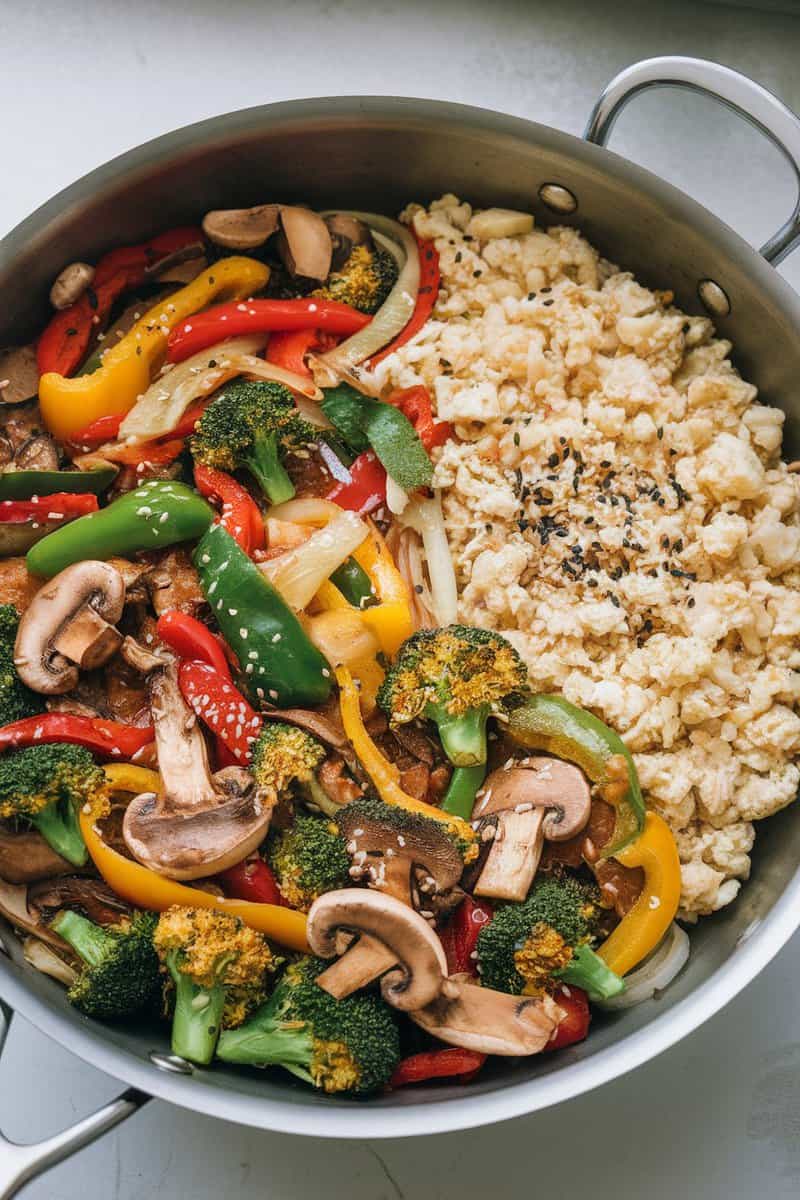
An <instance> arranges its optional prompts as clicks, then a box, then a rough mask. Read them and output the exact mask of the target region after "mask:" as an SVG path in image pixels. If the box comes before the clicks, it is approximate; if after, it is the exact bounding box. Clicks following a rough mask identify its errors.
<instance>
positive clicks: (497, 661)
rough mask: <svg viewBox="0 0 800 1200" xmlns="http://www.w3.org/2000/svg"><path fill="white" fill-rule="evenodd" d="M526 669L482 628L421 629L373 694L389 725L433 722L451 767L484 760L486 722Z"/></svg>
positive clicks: (506, 646) (521, 683)
mask: <svg viewBox="0 0 800 1200" xmlns="http://www.w3.org/2000/svg"><path fill="white" fill-rule="evenodd" d="M526 678H527V672H526V670H525V665H524V663H523V662H522V659H521V658H520V656H519V655H518V654H517V652H516V650H515V649H514V647H513V646H512V645H511V644H510V643H509V642H507V641H506V639H505V638H504V637H501V636H500V634H499V633H493V632H492V631H491V630H487V629H473V628H470V627H468V626H465V625H448V626H447V627H446V628H444V629H421V630H419V632H417V633H415V634H412V636H411V637H410V638H409V639H408V640H407V641H406V642H404V643H403V645H402V646H401V647H400V650H399V651H398V654H397V658H396V660H395V662H394V664H393V666H392V667H391V668H390V670H389V672H388V673H387V675H386V678H385V679H384V681H383V684H382V685H381V688H380V691H379V692H378V704H379V705H380V707H381V708H382V709H383V711H384V712H385V713H386V714H387V716H388V717H389V720H390V722H391V724H392V725H405V724H407V722H409V721H413V720H415V719H416V718H418V717H427V718H428V719H429V720H431V721H435V723H436V725H437V726H438V729H439V737H440V738H441V741H442V746H443V748H444V751H445V754H446V755H447V757H448V758H449V759H450V761H451V762H452V763H453V765H454V766H456V767H471V766H475V765H476V764H477V763H482V762H485V761H486V722H487V720H488V718H489V715H490V713H491V710H492V708H493V707H494V708H503V706H504V705H505V703H506V702H507V701H509V700H510V699H511V698H512V697H513V696H514V695H515V694H516V693H518V692H519V691H520V690H521V689H522V688H523V687H524V686H525V682H526Z"/></svg>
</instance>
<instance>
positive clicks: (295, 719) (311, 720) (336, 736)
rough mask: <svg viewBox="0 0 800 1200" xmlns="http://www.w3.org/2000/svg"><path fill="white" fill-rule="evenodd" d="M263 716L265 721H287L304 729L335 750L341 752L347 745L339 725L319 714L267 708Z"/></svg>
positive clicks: (302, 710) (295, 709)
mask: <svg viewBox="0 0 800 1200" xmlns="http://www.w3.org/2000/svg"><path fill="white" fill-rule="evenodd" d="M263 716H264V719H265V720H267V721H288V723H289V724H290V725H297V726H298V727H299V728H300V729H305V730H307V731H308V733H311V734H313V735H314V737H316V738H319V740H320V741H321V742H325V743H327V745H329V746H333V748H334V749H335V750H343V749H344V748H345V746H346V745H347V738H346V737H345V734H344V730H343V729H342V727H341V725H336V724H334V722H333V721H331V720H329V719H328V718H327V717H324V716H323V715H322V714H321V713H317V712H312V711H311V710H310V709H307V708H268V709H266V711H265V712H264V714H263Z"/></svg>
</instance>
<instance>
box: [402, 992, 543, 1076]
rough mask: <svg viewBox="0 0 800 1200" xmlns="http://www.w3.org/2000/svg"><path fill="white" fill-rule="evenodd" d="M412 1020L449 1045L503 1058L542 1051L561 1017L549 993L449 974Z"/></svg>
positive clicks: (410, 1014) (412, 1016) (412, 1013)
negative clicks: (516, 990) (499, 988)
mask: <svg viewBox="0 0 800 1200" xmlns="http://www.w3.org/2000/svg"><path fill="white" fill-rule="evenodd" d="M409 1016H410V1017H411V1020H412V1021H413V1022H414V1023H415V1024H416V1025H419V1026H421V1028H422V1029H425V1030H427V1032H428V1033H431V1034H433V1035H434V1037H437V1038H439V1040H440V1041H442V1042H447V1043H448V1044H449V1045H451V1046H463V1047H464V1049H465V1050H477V1051H479V1052H480V1053H482V1054H498V1055H501V1056H504V1057H508V1056H513V1057H517V1056H519V1055H530V1054H538V1053H539V1052H540V1051H541V1050H544V1049H545V1047H546V1046H547V1044H548V1043H549V1041H550V1039H551V1038H552V1036H553V1033H554V1032H555V1030H556V1029H557V1028H558V1023H559V1021H560V1020H561V1019H562V1017H563V1009H560V1008H559V1007H558V1005H557V1004H556V1003H555V1001H554V1000H551V999H550V997H549V996H544V997H543V998H542V999H537V998H535V997H533V996H510V995H508V994H507V993H506V992H496V991H493V990H492V988H484V987H480V986H479V985H477V984H476V983H475V982H474V981H473V980H471V979H470V977H469V976H468V975H451V976H450V978H449V979H447V980H445V982H444V985H443V987H442V990H441V992H440V994H439V995H438V996H437V997H436V999H435V1000H433V1001H432V1003H431V1004H428V1005H427V1006H426V1007H425V1008H423V1009H419V1010H417V1011H416V1012H411V1013H409Z"/></svg>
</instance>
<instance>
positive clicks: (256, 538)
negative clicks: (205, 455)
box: [194, 463, 266, 557]
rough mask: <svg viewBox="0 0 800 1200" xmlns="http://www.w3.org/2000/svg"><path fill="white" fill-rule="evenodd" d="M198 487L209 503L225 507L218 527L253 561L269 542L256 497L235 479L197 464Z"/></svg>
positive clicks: (195, 469) (196, 477)
mask: <svg viewBox="0 0 800 1200" xmlns="http://www.w3.org/2000/svg"><path fill="white" fill-rule="evenodd" d="M194 482H195V486H196V488H197V490H198V492H199V493H200V495H201V496H205V498H206V499H207V500H218V501H220V503H221V504H222V513H221V515H220V518H219V523H220V525H221V526H222V528H223V529H225V530H227V532H228V533H229V534H230V535H231V537H232V538H234V539H235V541H236V542H238V544H239V545H240V546H241V547H242V549H243V550H244V552H245V554H249V555H250V556H251V557H252V555H253V552H254V551H255V550H261V549H263V547H264V544H265V542H266V534H265V531H264V518H263V517H262V516H261V509H260V508H259V507H258V505H257V504H256V502H255V500H254V499H253V497H252V496H251V495H250V493H249V492H248V491H247V489H246V488H244V487H242V485H241V484H240V483H238V482H237V481H236V480H235V479H234V478H233V476H232V475H227V474H226V473H225V472H224V471H215V470H214V469H213V467H204V466H202V464H200V463H195V468H194Z"/></svg>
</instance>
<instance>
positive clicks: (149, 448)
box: [101, 438, 186, 469]
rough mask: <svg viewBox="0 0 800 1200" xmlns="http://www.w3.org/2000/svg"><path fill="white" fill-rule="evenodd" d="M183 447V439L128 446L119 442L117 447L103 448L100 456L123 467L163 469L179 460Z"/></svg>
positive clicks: (184, 443)
mask: <svg viewBox="0 0 800 1200" xmlns="http://www.w3.org/2000/svg"><path fill="white" fill-rule="evenodd" d="M185 445H186V442H185V441H184V440H183V438H173V439H172V440H171V441H167V442H132V443H131V444H130V445H127V444H126V443H125V442H120V443H119V445H117V446H104V447H103V449H102V450H101V456H102V457H103V458H107V459H108V461H109V462H115V463H121V464H122V466H125V467H142V469H144V468H145V467H165V466H169V464H170V463H172V462H174V461H175V459H176V458H180V456H181V454H183V450H184V447H185Z"/></svg>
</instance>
